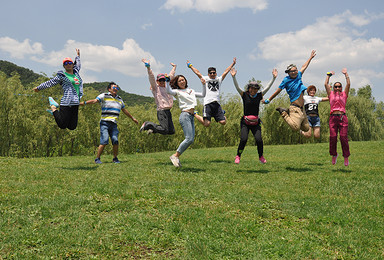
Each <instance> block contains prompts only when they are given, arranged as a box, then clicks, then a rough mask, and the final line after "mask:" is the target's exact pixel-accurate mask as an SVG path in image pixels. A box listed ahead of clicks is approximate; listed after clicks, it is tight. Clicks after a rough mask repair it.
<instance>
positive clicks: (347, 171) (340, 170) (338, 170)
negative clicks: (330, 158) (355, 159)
mask: <svg viewBox="0 0 384 260" xmlns="http://www.w3.org/2000/svg"><path fill="white" fill-rule="evenodd" d="M332 171H333V172H345V173H351V172H352V170H349V169H334V170H332Z"/></svg>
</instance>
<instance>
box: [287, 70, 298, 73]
mask: <svg viewBox="0 0 384 260" xmlns="http://www.w3.org/2000/svg"><path fill="white" fill-rule="evenodd" d="M292 72H297V70H290V71H288V73H292Z"/></svg>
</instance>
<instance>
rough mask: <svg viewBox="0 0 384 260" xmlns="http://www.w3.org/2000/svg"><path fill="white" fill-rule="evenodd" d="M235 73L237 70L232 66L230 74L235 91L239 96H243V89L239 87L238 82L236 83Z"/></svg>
mask: <svg viewBox="0 0 384 260" xmlns="http://www.w3.org/2000/svg"><path fill="white" fill-rule="evenodd" d="M236 74H237V70H236V69H235V68H232V69H231V75H232V80H233V85H235V88H236V90H237V92H239V94H240V96H243V94H244V91H243V90H242V89H241V88H240V87H239V84H238V83H237V79H236Z"/></svg>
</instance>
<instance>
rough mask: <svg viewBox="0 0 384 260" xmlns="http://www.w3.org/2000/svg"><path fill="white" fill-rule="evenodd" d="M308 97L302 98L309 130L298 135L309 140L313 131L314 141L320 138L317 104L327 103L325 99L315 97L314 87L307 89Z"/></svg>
mask: <svg viewBox="0 0 384 260" xmlns="http://www.w3.org/2000/svg"><path fill="white" fill-rule="evenodd" d="M307 93H308V95H305V96H304V109H305V113H306V114H307V118H308V122H309V130H308V131H307V132H303V131H301V130H300V133H301V134H302V135H303V136H304V137H306V138H310V137H311V136H312V129H313V137H315V138H316V139H319V138H320V117H319V109H318V106H319V103H320V102H323V101H328V100H329V98H327V97H315V94H316V87H315V86H314V85H310V86H308V88H307Z"/></svg>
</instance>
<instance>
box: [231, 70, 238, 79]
mask: <svg viewBox="0 0 384 260" xmlns="http://www.w3.org/2000/svg"><path fill="white" fill-rule="evenodd" d="M230 72H231V75H232V77H234V76H236V73H237V70H236V69H235V68H232V69H231V71H230Z"/></svg>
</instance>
